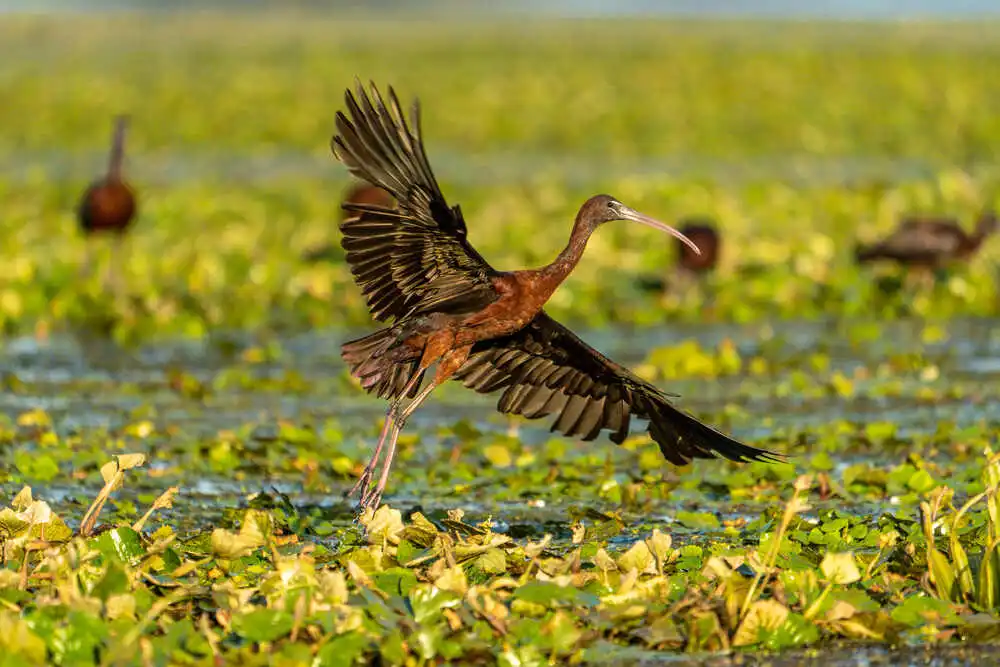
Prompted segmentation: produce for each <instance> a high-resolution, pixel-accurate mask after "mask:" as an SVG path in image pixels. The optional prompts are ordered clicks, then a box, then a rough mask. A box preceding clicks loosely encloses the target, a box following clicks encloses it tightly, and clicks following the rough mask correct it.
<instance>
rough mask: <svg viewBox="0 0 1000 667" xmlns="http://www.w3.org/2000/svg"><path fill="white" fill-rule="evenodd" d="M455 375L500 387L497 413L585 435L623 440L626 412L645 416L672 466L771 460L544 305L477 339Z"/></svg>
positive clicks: (483, 386)
mask: <svg viewBox="0 0 1000 667" xmlns="http://www.w3.org/2000/svg"><path fill="white" fill-rule="evenodd" d="M455 378H456V379H458V380H460V381H462V382H463V383H464V384H465V385H466V386H467V387H470V388H471V389H475V390H476V391H478V392H480V393H489V392H492V391H496V390H498V389H503V390H504V393H503V394H502V395H501V397H500V401H499V406H498V407H499V409H500V411H501V412H506V413H511V414H519V415H523V416H525V417H527V418H529V419H536V418H539V417H545V416H549V415H555V417H556V421H555V423H554V424H553V426H552V430H558V431H560V432H562V433H563V434H565V435H568V436H576V437H579V438H581V439H583V440H593V439H594V438H596V437H597V435H598V434H599V433H600V432H601V431H610V437H611V440H612V441H614V442H616V443H619V444H620V443H622V442H623V441H624V440H625V438H626V437H628V434H629V422H630V420H631V418H632V417H633V416H634V417H638V418H640V419H646V420H649V426H648V431H649V434H650V436H651V437H652V438H653V440H655V441H656V443H657V444H658V445H659V446H660V451H661V452H663V456H664V457H665V458H666V459H667V460H668V461H670V462H671V463H675V464H678V465H683V464H685V463H687V462H689V461H690V460H691V459H695V458H714V457H718V456H723V457H725V458H727V459H731V460H734V461H751V460H752V461H767V460H771V461H776V460H781V456H780V455H779V454H774V453H772V452H769V451H766V450H763V449H757V448H755V447H750V446H748V445H744V444H743V443H741V442H738V441H736V440H734V439H732V438H730V437H729V436H727V435H725V434H723V433H720V432H719V431H717V430H715V429H714V428H712V427H711V426H708V425H706V424H703V423H701V422H700V421H698V420H697V419H695V418H694V417H692V416H691V415H689V414H687V413H686V412H683V411H681V410H679V409H678V408H676V407H674V406H673V405H671V404H670V401H669V399H668V396H667V394H665V393H663V392H662V391H660V390H659V389H657V388H656V387H654V386H653V385H651V384H649V383H648V382H646V381H644V380H642V379H640V378H638V377H637V376H635V375H634V374H633V373H631V372H630V371H629V370H628V369H626V368H624V367H623V366H620V365H619V364H616V363H615V362H614V361H612V360H611V359H608V358H607V357H605V356H604V355H602V354H601V353H600V352H598V351H597V350H595V349H594V348H592V347H590V346H589V345H587V344H586V343H585V342H583V341H582V340H580V339H579V338H578V337H577V336H576V335H575V334H573V332H571V331H570V330H569V329H567V328H566V327H564V326H563V325H561V324H559V323H558V322H556V321H555V320H553V319H552V318H551V317H549V316H548V315H547V314H546V313H545V312H544V311H543V312H541V313H539V314H538V315H537V316H536V317H535V319H533V320H532V321H531V322H530V323H529V324H528V325H527V326H526V327H525V328H523V329H521V330H520V331H518V332H517V333H514V334H511V335H509V336H505V337H503V338H497V339H494V340H489V341H483V342H480V343H476V344H475V345H474V346H473V348H472V353H471V355H470V356H469V360H468V361H467V362H466V363H465V365H464V366H463V367H462V368H461V369H460V370H459V371H458V373H456V375H455Z"/></svg>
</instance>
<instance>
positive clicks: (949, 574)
mask: <svg viewBox="0 0 1000 667" xmlns="http://www.w3.org/2000/svg"><path fill="white" fill-rule="evenodd" d="M927 565H928V566H929V567H930V571H931V582H932V583H933V584H934V589H935V590H936V591H937V594H938V597H939V598H941V599H942V600H951V599H952V592H953V591H954V588H955V571H954V570H953V569H952V567H951V563H949V562H948V558H947V557H946V556H945V555H944V554H943V553H941V552H940V551H938V550H937V549H934V548H931V549H928V550H927Z"/></svg>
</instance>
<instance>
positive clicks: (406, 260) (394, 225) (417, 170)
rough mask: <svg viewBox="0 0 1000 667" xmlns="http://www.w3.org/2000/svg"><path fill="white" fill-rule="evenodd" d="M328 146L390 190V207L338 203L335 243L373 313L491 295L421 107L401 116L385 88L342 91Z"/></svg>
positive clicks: (454, 309) (487, 271) (438, 308)
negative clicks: (340, 217) (343, 214)
mask: <svg viewBox="0 0 1000 667" xmlns="http://www.w3.org/2000/svg"><path fill="white" fill-rule="evenodd" d="M345 101H346V104H347V110H348V113H349V114H350V118H348V117H347V116H345V115H344V114H343V113H342V112H338V113H337V134H336V135H335V136H334V137H333V141H332V142H331V147H332V149H333V152H334V154H335V155H336V156H337V158H338V159H339V160H340V161H341V162H343V163H344V164H345V165H346V166H347V168H348V169H349V170H350V172H351V173H352V174H353V175H354V176H356V177H358V178H360V179H363V180H365V181H367V182H369V183H371V184H373V185H377V186H379V187H381V188H383V189H384V190H386V191H387V192H389V194H391V195H392V196H393V198H394V199H395V200H396V202H397V203H396V206H395V208H387V207H383V206H374V205H370V204H367V205H366V204H349V203H348V204H344V208H345V209H347V210H348V211H350V212H351V213H354V214H355V215H352V216H351V217H349V218H348V219H347V220H345V221H344V222H343V223H342V224H341V225H340V229H341V231H342V232H343V239H342V241H341V244H342V245H343V247H344V250H345V251H346V253H347V262H348V264H349V265H350V266H351V272H352V273H353V274H354V278H355V281H356V282H357V283H358V286H360V287H361V290H362V292H363V293H364V294H365V298H366V299H367V301H368V307H369V309H370V310H371V311H372V315H373V316H374V317H375V319H377V320H387V319H389V318H397V319H399V318H402V317H405V316H407V315H410V314H421V313H430V312H445V313H456V314H457V313H464V312H472V311H475V310H479V309H481V308H484V307H485V306H486V305H488V304H489V303H491V302H493V301H494V300H496V298H497V294H496V292H495V291H494V289H493V285H492V282H491V280H490V278H491V277H492V276H494V275H496V271H495V270H494V269H493V268H492V267H490V265H489V264H488V263H487V262H486V260H484V259H483V258H482V256H480V255H479V253H477V252H476V251H475V249H473V247H472V246H471V245H470V244H469V242H468V240H467V238H466V234H467V230H466V227H465V220H464V219H463V218H462V211H461V209H460V208H459V207H458V206H454V207H449V206H448V203H447V202H446V201H445V199H444V195H442V194H441V189H440V187H438V184H437V181H436V180H435V179H434V174H433V172H432V171H431V167H430V164H429V163H428V161H427V155H426V153H425V152H424V146H423V139H422V137H421V131H420V107H419V105H418V103H416V102H415V103H414V105H413V113H412V116H411V122H412V126H411V125H410V124H408V123H407V121H406V119H405V117H404V115H403V112H402V110H401V108H400V105H399V100H398V99H397V98H396V94H395V93H394V92H393V90H392V88H390V89H389V95H388V104H387V103H386V100H384V99H383V98H382V95H381V94H380V93H379V92H378V90H377V89H376V88H375V86H374V84H373V85H372V86H371V94H370V95H369V94H368V92H366V91H365V89H364V87H362V86H361V85H360V84H359V85H358V90H357V97H355V95H354V94H352V93H351V91H350V90H348V91H347V93H346V94H345Z"/></svg>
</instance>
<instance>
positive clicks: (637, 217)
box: [618, 205, 701, 255]
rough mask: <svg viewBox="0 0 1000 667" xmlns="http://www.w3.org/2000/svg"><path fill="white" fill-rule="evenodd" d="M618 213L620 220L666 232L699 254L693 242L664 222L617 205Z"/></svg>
mask: <svg viewBox="0 0 1000 667" xmlns="http://www.w3.org/2000/svg"><path fill="white" fill-rule="evenodd" d="M618 213H619V215H621V219H622V220H631V221H632V222H638V223H639V224H642V225H646V226H647V227H652V228H653V229H659V230H660V231H661V232H666V233H667V234H670V235H671V236H674V237H676V238H678V239H680V240H681V242H682V243H684V245H686V246H687V247H689V248H691V250H694V251H695V252H696V253H697V254H699V255H700V254H701V249H699V248H698V246H697V245H696V244H695V242H694V241H692V240H691V239H689V238H688V237H686V236H684V234H682V233H681V232H680V231H679V230H676V229H674V228H673V227H671V226H670V225H668V224H667V223H665V222H660V221H659V220H657V219H656V218H651V217H649V216H648V215H643V214H642V213H639V211H636V210H635V209H631V208H629V207H628V206H625V205H619V207H618Z"/></svg>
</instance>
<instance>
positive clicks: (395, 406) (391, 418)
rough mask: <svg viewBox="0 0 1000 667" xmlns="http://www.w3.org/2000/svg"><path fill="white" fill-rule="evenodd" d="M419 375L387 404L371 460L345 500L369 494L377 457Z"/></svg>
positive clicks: (418, 379)
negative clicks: (357, 494) (359, 493)
mask: <svg viewBox="0 0 1000 667" xmlns="http://www.w3.org/2000/svg"><path fill="white" fill-rule="evenodd" d="M420 375H421V374H420V373H416V374H415V375H414V376H413V377H412V378H411V379H410V381H409V382H407V384H406V387H404V388H403V391H402V392H401V393H400V395H399V398H398V399H396V400H394V401H391V402H390V403H389V409H388V410H386V413H385V424H383V426H382V433H381V434H380V435H379V437H378V444H376V445H375V451H374V452H373V453H372V457H371V459H369V461H368V464H367V465H365V469H364V471H363V472H362V473H361V477H359V478H358V481H357V482H356V483H355V484H354V486H353V487H351V490H350V491H348V492H347V494H346V495H345V496H344V497H345V498H350V497H351V496H353V495H354V494H355V493H357V492H358V491H359V490H360V491H361V497H362V498H364V497H365V496H367V495H368V494H369V491H370V490H371V489H370V487H371V482H372V478H373V477H374V475H375V468H376V467H377V466H378V460H379V457H380V456H381V455H382V449H383V448H384V447H385V440H386V437H388V435H389V431H390V429H392V427H393V426H394V425H395V423H396V420H397V418H398V415H399V412H400V404H402V402H403V398H405V397H406V395H407V394H409V393H410V391H412V390H413V387H414V385H416V384H417V382H419V381H420Z"/></svg>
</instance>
